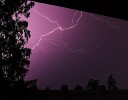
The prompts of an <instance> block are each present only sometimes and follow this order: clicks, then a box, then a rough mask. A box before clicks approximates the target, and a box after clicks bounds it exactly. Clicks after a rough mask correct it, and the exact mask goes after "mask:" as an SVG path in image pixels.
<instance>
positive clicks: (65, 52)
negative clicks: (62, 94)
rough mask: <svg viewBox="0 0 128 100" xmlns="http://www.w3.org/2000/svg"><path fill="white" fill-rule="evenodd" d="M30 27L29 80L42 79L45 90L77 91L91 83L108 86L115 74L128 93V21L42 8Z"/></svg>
mask: <svg viewBox="0 0 128 100" xmlns="http://www.w3.org/2000/svg"><path fill="white" fill-rule="evenodd" d="M27 21H28V23H29V27H28V29H30V30H31V38H30V39H29V43H28V45H27V47H30V48H32V55H31V58H30V61H31V64H30V67H29V72H28V75H27V76H26V79H27V80H30V79H38V81H37V86H38V88H39V89H45V88H46V86H49V87H50V88H51V89H60V86H61V85H62V84H67V85H69V88H70V89H73V87H74V86H76V85H77V84H80V85H82V86H86V84H87V81H88V80H89V79H90V78H94V79H98V80H100V83H101V84H106V81H107V77H108V76H109V75H110V74H113V76H114V78H115V79H116V80H117V85H118V87H119V88H120V89H128V79H127V75H128V39H127V38H128V22H127V21H124V20H121V19H116V18H111V17H106V16H102V15H97V14H92V13H88V12H81V11H76V10H73V9H68V8H63V7H57V6H53V5H47V4H42V3H36V4H35V6H34V8H33V9H31V16H30V18H28V19H27ZM55 21H56V22H55ZM53 29H56V30H53ZM53 31H54V32H53ZM41 35H42V37H41ZM40 37H41V38H40ZM39 40H40V41H39Z"/></svg>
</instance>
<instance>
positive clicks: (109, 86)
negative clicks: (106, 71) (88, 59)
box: [107, 75, 118, 90]
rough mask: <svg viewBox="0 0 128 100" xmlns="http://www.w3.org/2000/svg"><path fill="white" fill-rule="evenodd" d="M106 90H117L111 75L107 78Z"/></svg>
mask: <svg viewBox="0 0 128 100" xmlns="http://www.w3.org/2000/svg"><path fill="white" fill-rule="evenodd" d="M107 83H108V90H117V89H118V88H117V86H116V80H115V79H114V78H113V75H110V76H109V77H108V82H107Z"/></svg>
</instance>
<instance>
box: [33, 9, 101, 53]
mask: <svg viewBox="0 0 128 100" xmlns="http://www.w3.org/2000/svg"><path fill="white" fill-rule="evenodd" d="M33 11H34V12H35V13H37V14H38V15H40V16H41V17H43V18H45V19H46V20H48V21H49V22H51V23H53V24H56V25H57V28H54V29H53V30H51V31H50V32H48V33H46V34H43V35H41V36H40V39H39V40H38V42H37V43H36V44H35V45H34V46H33V47H32V49H35V48H36V47H37V46H38V45H39V44H40V41H41V40H42V39H43V37H46V36H48V35H50V34H52V33H54V32H55V31H57V30H60V31H61V32H63V31H65V30H70V29H73V28H74V27H76V26H77V25H78V23H79V21H80V19H81V18H82V13H83V12H82V11H80V15H79V17H78V19H77V21H76V22H74V18H75V16H76V15H77V13H78V10H76V12H75V13H74V16H73V17H72V23H71V26H69V27H66V28H63V27H62V26H61V25H60V24H59V23H58V22H57V21H52V20H51V19H50V18H49V17H47V16H45V15H43V14H41V13H40V12H38V11H37V10H35V9H33ZM61 34H62V33H61ZM50 40H54V41H58V40H56V39H50ZM60 42H61V43H62V45H61V46H60V45H58V44H55V43H52V44H53V45H55V46H59V47H61V48H63V49H67V50H69V51H70V52H81V53H84V54H85V53H88V52H91V51H93V50H95V49H96V48H97V47H99V46H96V47H94V48H92V49H90V50H88V51H85V50H83V49H81V48H80V49H77V50H74V49H72V48H70V47H68V46H67V44H66V43H65V42H64V40H63V39H62V36H61V38H60Z"/></svg>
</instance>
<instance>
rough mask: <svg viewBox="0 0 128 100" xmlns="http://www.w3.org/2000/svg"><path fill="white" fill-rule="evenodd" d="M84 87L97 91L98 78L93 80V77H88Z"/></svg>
mask: <svg viewBox="0 0 128 100" xmlns="http://www.w3.org/2000/svg"><path fill="white" fill-rule="evenodd" d="M85 88H86V89H87V90H91V91H98V88H99V81H98V80H94V79H90V80H89V81H88V84H87V86H86V87H85Z"/></svg>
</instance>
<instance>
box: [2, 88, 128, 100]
mask: <svg viewBox="0 0 128 100" xmlns="http://www.w3.org/2000/svg"><path fill="white" fill-rule="evenodd" d="M12 92H13V91H12ZM12 92H11V93H10V95H6V94H4V95H2V96H1V97H2V99H3V100H5V99H7V100H11V99H13V100H128V90H125V91H124V90H120V91H116V92H112V91H111V92H110V91H105V92H102V93H100V92H90V91H68V93H63V92H62V91H59V90H58V91H57V90H56V91H55V90H51V91H43V90H39V91H29V92H26V93H25V92H24V93H18V91H17V93H12ZM2 94H3V93H2Z"/></svg>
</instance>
